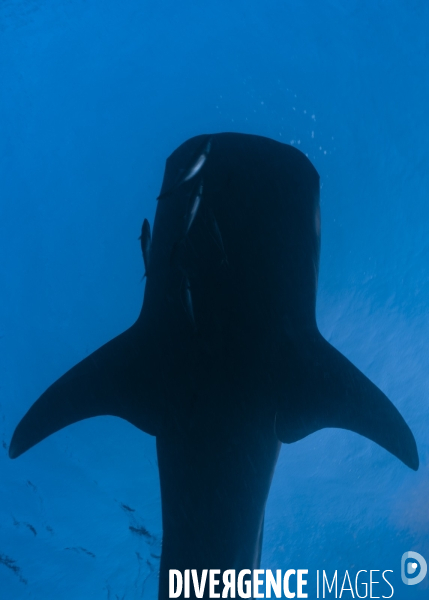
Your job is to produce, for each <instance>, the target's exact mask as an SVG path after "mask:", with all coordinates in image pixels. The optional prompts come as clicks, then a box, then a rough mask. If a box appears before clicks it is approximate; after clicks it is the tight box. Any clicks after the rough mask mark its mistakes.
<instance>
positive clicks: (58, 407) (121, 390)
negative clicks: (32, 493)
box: [9, 324, 160, 458]
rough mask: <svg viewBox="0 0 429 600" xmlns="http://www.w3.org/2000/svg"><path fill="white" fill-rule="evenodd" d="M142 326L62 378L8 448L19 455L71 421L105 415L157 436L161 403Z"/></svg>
mask: <svg viewBox="0 0 429 600" xmlns="http://www.w3.org/2000/svg"><path fill="white" fill-rule="evenodd" d="M137 328H138V325H137V324H136V325H133V327H131V328H130V329H128V330H127V331H125V332H124V333H122V334H121V335H119V336H118V337H116V338H114V339H113V340H111V341H110V342H108V343H107V344H105V345H104V346H102V347H101V348H99V349H98V350H96V351H95V352H93V353H92V354H91V355H90V356H88V357H87V358H85V359H84V360H82V361H81V362H80V363H78V364H77V365H76V366H74V367H73V368H72V369H70V371H68V372H67V373H65V374H64V375H63V376H62V377H60V378H59V379H58V380H57V381H56V382H55V383H53V384H52V385H51V386H50V387H49V388H48V389H47V390H46V392H44V393H43V394H42V395H41V396H40V398H39V399H38V400H37V401H36V402H35V403H34V404H33V406H32V407H31V408H30V409H29V411H28V412H27V414H26V415H25V416H24V417H23V419H22V420H21V421H20V423H19V424H18V426H17V428H16V429H15V432H14V434H13V437H12V441H11V443H10V447H9V456H10V457H11V458H16V457H18V456H20V455H21V454H22V453H23V452H25V451H27V450H29V448H31V447H32V446H34V445H35V444H37V443H38V442H41V441H42V440H44V439H45V438H46V437H48V436H49V435H51V434H52V433H55V432H56V431H59V430H60V429H62V428H63V427H67V425H71V424H72V423H76V422H77V421H81V420H82V419H87V418H89V417H96V416H100V415H113V416H117V417H121V418H123V419H126V420H127V421H129V422H130V423H132V424H133V425H135V426H136V427H138V428H139V429H141V430H142V431H145V432H146V433H149V434H151V435H155V434H156V431H157V422H158V421H159V416H160V415H159V413H160V402H159V394H158V393H157V386H156V368H155V365H153V364H152V362H153V358H151V357H152V356H153V353H151V352H150V347H149V345H148V348H147V349H145V348H142V337H141V332H139V330H138V329H137Z"/></svg>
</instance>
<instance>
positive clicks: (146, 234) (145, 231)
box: [139, 219, 152, 279]
mask: <svg viewBox="0 0 429 600" xmlns="http://www.w3.org/2000/svg"><path fill="white" fill-rule="evenodd" d="M139 240H140V241H141V247H142V254H143V262H144V268H145V274H144V275H143V279H144V278H145V277H147V274H148V272H149V264H150V251H151V245H152V239H151V236H150V225H149V221H148V220H147V219H145V220H144V221H143V225H142V233H141V236H140V237H139Z"/></svg>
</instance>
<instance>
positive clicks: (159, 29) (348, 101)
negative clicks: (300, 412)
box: [0, 0, 429, 600]
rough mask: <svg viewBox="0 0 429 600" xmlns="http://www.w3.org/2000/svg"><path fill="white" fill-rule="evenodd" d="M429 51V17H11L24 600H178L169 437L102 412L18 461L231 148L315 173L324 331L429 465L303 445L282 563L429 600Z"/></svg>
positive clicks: (10, 304) (281, 487) (22, 6)
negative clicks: (166, 462)
mask: <svg viewBox="0 0 429 600" xmlns="http://www.w3.org/2000/svg"><path fill="white" fill-rule="evenodd" d="M428 32H429V5H428V3H427V2H425V1H424V0H390V1H387V0H371V1H370V0H359V1H358V0H323V1H322V0H300V1H298V0H294V1H292V0H283V1H275V0H265V1H264V2H258V1H256V0H247V1H244V0H229V1H226V0H217V1H216V2H210V1H206V2H190V1H189V0H182V1H181V2H173V1H171V0H169V1H164V0H158V1H155V0H143V1H140V2H139V1H137V0H122V1H121V2H118V1H116V2H113V1H111V0H104V1H101V0H27V1H24V0H2V3H1V4H0V90H1V93H0V211H1V212H0V247H1V250H0V256H1V260H0V278H1V279H0V281H1V284H0V285H1V295H0V356H1V358H0V491H1V495H0V600H21V599H22V600H24V599H34V600H59V599H61V600H77V599H79V600H116V599H118V600H119V599H121V600H122V599H126V600H134V599H137V598H145V599H148V600H152V599H155V598H156V595H157V585H158V584H157V572H158V567H159V560H158V559H157V558H156V556H159V554H160V552H161V539H162V527H161V508H160V490H159V480H158V471H157V463H156V452H155V439H154V438H152V437H150V436H148V435H145V434H143V433H142V432H140V431H139V430H137V429H135V428H133V426H132V425H130V424H129V423H127V422H125V421H122V420H119V419H115V418H113V417H100V418H97V419H91V420H87V421H83V422H80V423H77V424H75V425H73V426H71V427H69V428H67V429H64V430H62V431H61V432H59V433H57V434H56V435H54V436H52V437H50V438H49V439H47V440H45V441H44V442H42V443H41V444H40V445H38V446H36V447H35V448H33V449H32V450H30V451H29V452H28V453H26V454H24V455H23V456H22V457H20V458H18V459H17V460H15V461H12V460H10V459H9V458H8V454H7V451H8V445H9V442H10V439H11V436H12V433H13V430H14V428H15V426H16V424H17V423H18V421H19V419H20V418H21V417H22V416H23V414H24V413H25V411H26V410H27V409H28V408H29V407H30V405H31V404H32V403H33V402H34V401H35V400H36V398H37V397H38V396H39V395H40V394H41V393H42V392H43V391H44V390H45V389H46V388H47V386H48V385H50V384H51V383H52V382H53V381H54V380H56V379H57V378H58V377H59V376H60V375H61V374H63V373H64V372H65V371H66V370H67V369H69V368H70V367H71V366H72V365H74V364H75V363H76V362H78V361H79V360H81V359H82V358H83V357H85V356H87V355H88V354H89V353H90V352H92V351H93V350H95V349H96V348H97V347H99V346H100V345H101V344H103V343H104V342H106V341H108V340H109V339H111V338H112V337H114V336H115V335H117V334H118V333H120V332H121V331H123V330H124V329H126V328H127V327H128V326H130V325H131V324H132V323H133V322H134V320H135V319H136V317H137V316H138V314H139V311H140V307H141V303H142V298H143V293H144V285H145V283H144V281H143V282H142V281H141V279H142V275H143V273H144V267H143V264H142V258H141V250H140V243H139V241H138V239H137V238H138V236H139V235H140V229H141V224H142V221H143V219H144V218H145V217H146V218H148V219H149V220H150V221H151V222H152V221H153V217H154V213H155V208H156V196H157V195H158V193H159V190H160V186H161V181H162V175H163V171H164V166H165V160H166V158H167V156H168V155H169V154H170V153H171V152H172V151H173V150H174V149H175V148H176V147H177V146H178V145H179V144H181V143H182V142H183V141H185V140H186V139H188V138H189V137H191V136H194V135H197V134H200V133H210V132H222V131H234V132H245V133H254V134H260V135H264V136H267V137H271V138H274V139H275V140H279V141H282V142H285V143H289V144H292V145H295V146H296V147H297V148H299V149H300V150H302V151H303V152H305V153H306V154H307V155H308V156H309V158H310V160H311V161H312V162H313V164H314V165H315V167H316V169H317V170H318V172H319V174H320V177H321V185H322V189H321V206H322V252H321V269H320V280H319V292H318V304H317V315H318V323H319V327H320V330H321V332H322V333H323V334H324V336H325V337H326V338H327V339H328V340H329V341H330V342H331V343H332V344H333V345H334V346H336V347H337V348H338V349H339V350H340V351H341V352H343V353H344V354H345V355H346V356H347V357H348V358H349V359H350V360H352V362H353V363H354V364H355V365H357V366H358V367H359V368H360V369H361V370H362V371H363V372H364V373H365V374H366V375H367V376H368V377H370V379H371V380H372V381H374V383H376V384H377V385H378V386H379V387H380V388H381V389H382V390H383V391H384V392H385V393H386V394H387V395H388V396H389V398H390V399H391V400H392V401H393V403H394V404H395V405H396V406H397V407H398V408H399V410H400V411H401V413H402V415H403V416H404V418H405V419H406V421H407V422H408V424H409V425H410V427H411V429H412V431H413V433H414V435H415V438H416V440H417V444H418V449H419V454H420V469H419V471H418V472H417V473H416V472H413V471H411V470H410V469H408V468H407V467H405V466H404V465H403V464H402V463H401V462H399V461H398V460H397V459H396V458H395V457H393V456H392V455H390V454H389V453H387V452H386V451H385V450H383V449H382V448H380V447H379V446H377V445H376V444H374V443H372V442H370V441H368V440H366V439H364V438H362V437H360V436H358V435H356V434H353V433H350V432H348V431H342V430H334V429H329V430H323V431H320V432H318V433H316V434H314V435H312V436H310V437H308V438H306V439H304V440H302V441H300V442H297V443H295V444H293V445H290V446H283V448H282V452H281V456H280V459H279V464H278V466H277V470H276V473H275V477H274V481H273V485H272V489H271V494H270V497H269V501H268V505H267V511H266V518H265V535H264V545H263V558H262V568H265V569H272V570H274V569H277V568H281V569H283V570H285V569H286V568H295V569H298V568H300V569H308V570H309V572H310V575H309V583H308V587H307V591H308V593H309V599H310V600H312V599H314V598H316V595H315V594H316V591H315V585H314V583H315V576H314V574H315V571H316V570H317V569H319V570H323V569H324V570H326V571H327V573H328V574H330V575H333V573H334V571H335V570H338V573H339V577H340V575H341V574H342V573H344V571H345V570H348V571H349V572H350V574H351V576H354V575H355V574H356V572H357V571H358V570H368V571H369V570H378V571H384V570H387V569H389V570H393V574H390V580H391V582H392V585H393V587H394V589H395V593H394V596H393V598H394V600H411V599H416V600H424V599H426V598H428V597H429V576H427V577H426V579H425V580H424V581H423V582H422V583H421V584H419V585H416V586H405V585H404V584H403V583H402V581H401V577H400V564H401V556H402V554H403V553H404V552H406V551H409V550H414V551H417V552H419V553H420V554H422V555H423V556H425V557H426V560H427V561H428V562H429V503H428V498H429V352H428V339H429V311H428V304H429V168H428V164H429V151H428V140H429V77H428V65H429V45H428V39H429V38H428ZM130 509H132V510H130ZM130 527H131V529H130ZM141 527H144V528H145V529H146V530H148V531H149V532H150V534H151V538H148V537H146V536H144V535H143V536H142V535H138V534H137V533H136V532H135V531H133V528H134V529H139V528H141ZM377 576H378V577H379V576H380V573H376V574H375V575H374V579H376V580H377ZM368 578H369V574H368ZM379 579H380V577H379ZM362 581H364V579H362ZM363 592H364V590H363V588H361V592H360V593H361V594H363ZM390 593H391V591H390V589H389V588H388V587H387V586H384V587H383V586H382V585H381V584H380V585H379V586H378V587H374V591H373V594H374V596H382V595H383V594H384V595H389V594H390ZM328 597H329V596H328ZM331 597H332V596H331ZM342 597H343V598H346V599H348V598H352V594H351V592H344V594H343V596H342ZM368 597H369V594H368Z"/></svg>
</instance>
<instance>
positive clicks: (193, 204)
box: [184, 181, 203, 235]
mask: <svg viewBox="0 0 429 600" xmlns="http://www.w3.org/2000/svg"><path fill="white" fill-rule="evenodd" d="M202 195H203V182H202V181H201V182H200V184H199V186H198V190H197V193H196V194H192V195H191V196H190V198H189V202H188V207H187V209H186V214H185V233H184V235H187V234H188V232H189V230H190V229H191V225H192V223H193V222H194V219H195V217H196V216H197V212H198V208H199V206H200V203H201V198H202Z"/></svg>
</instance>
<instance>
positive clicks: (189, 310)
mask: <svg viewBox="0 0 429 600" xmlns="http://www.w3.org/2000/svg"><path fill="white" fill-rule="evenodd" d="M183 304H184V307H185V311H186V314H187V315H188V318H189V320H190V322H191V324H192V328H193V330H194V331H196V330H197V325H196V323H195V315H194V305H193V302H192V293H191V284H190V283H189V279H188V278H187V277H185V279H184V294H183Z"/></svg>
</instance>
